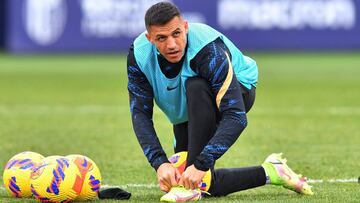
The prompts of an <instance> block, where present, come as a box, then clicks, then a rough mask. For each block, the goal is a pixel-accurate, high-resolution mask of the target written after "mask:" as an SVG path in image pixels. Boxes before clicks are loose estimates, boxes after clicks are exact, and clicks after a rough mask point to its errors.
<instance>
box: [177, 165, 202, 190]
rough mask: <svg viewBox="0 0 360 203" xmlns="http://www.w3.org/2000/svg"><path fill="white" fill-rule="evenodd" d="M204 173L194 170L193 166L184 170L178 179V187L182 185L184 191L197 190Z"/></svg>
mask: <svg viewBox="0 0 360 203" xmlns="http://www.w3.org/2000/svg"><path fill="white" fill-rule="evenodd" d="M205 173H206V171H201V170H198V169H196V168H195V166H194V164H193V165H191V166H189V167H187V168H186V170H185V171H184V173H183V174H182V176H181V178H180V181H179V185H183V186H184V187H185V188H186V189H192V190H193V189H196V188H199V187H200V184H201V180H202V179H203V178H204V176H205Z"/></svg>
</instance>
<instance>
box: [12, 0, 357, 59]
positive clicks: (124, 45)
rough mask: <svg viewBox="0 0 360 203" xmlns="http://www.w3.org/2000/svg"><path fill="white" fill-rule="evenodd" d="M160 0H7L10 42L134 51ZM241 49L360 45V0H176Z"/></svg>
mask: <svg viewBox="0 0 360 203" xmlns="http://www.w3.org/2000/svg"><path fill="white" fill-rule="evenodd" d="M156 2H158V0H101V1H99V0H8V3H9V4H10V5H9V6H10V10H9V13H8V15H9V16H8V23H7V25H8V27H7V32H8V38H7V46H8V49H9V50H11V51H12V52H16V53H26V52H59V51H61V52H62V51H121V52H125V51H127V49H128V47H129V45H130V44H131V42H132V40H133V39H134V38H135V37H136V36H137V35H138V34H139V33H141V32H143V31H144V29H145V26H144V14H145V11H146V9H147V8H149V7H150V6H151V5H152V4H154V3H156ZM172 2H174V3H175V4H176V5H178V7H179V8H180V10H181V11H182V12H183V15H184V17H185V18H186V19H187V20H189V21H190V22H203V23H207V24H209V25H211V26H213V27H214V28H216V29H217V30H219V31H221V32H223V33H224V34H226V35H227V36H228V37H229V38H230V39H232V40H233V41H234V42H235V43H236V44H237V45H238V46H239V47H240V48H241V49H256V50H264V49H358V48H360V17H359V15H358V11H359V10H360V1H359V0H218V1H215V0H211V1H200V0H198V1H182V0H173V1H172Z"/></svg>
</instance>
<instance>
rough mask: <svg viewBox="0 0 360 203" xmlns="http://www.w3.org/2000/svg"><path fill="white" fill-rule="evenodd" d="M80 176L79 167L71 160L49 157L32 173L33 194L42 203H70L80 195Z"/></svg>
mask: <svg viewBox="0 0 360 203" xmlns="http://www.w3.org/2000/svg"><path fill="white" fill-rule="evenodd" d="M79 176H80V172H79V170H78V168H77V166H76V165H75V164H74V163H73V162H72V161H70V160H69V159H67V158H65V157H61V156H51V157H47V158H45V159H43V161H42V163H41V164H40V165H39V166H37V167H36V168H35V169H34V170H33V171H32V173H31V176H30V184H31V185H30V186H31V192H32V193H33V195H34V197H35V198H36V199H38V200H39V201H41V202H68V201H71V200H74V199H75V198H76V197H77V196H78V194H79V192H78V191H77V190H76V188H77V185H79V184H80V180H79V179H78V177H79Z"/></svg>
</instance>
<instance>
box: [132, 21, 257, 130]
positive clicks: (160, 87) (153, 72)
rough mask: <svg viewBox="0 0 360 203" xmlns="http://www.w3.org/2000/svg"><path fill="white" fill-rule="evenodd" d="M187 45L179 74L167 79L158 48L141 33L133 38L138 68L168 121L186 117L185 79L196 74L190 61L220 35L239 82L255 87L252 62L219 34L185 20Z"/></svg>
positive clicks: (254, 73) (180, 121) (179, 121)
mask: <svg viewBox="0 0 360 203" xmlns="http://www.w3.org/2000/svg"><path fill="white" fill-rule="evenodd" d="M187 37H188V41H187V43H188V48H187V52H186V53H185V55H184V57H185V59H184V62H183V65H182V68H181V71H180V74H179V75H178V76H177V77H175V78H171V79H169V78H167V77H166V76H165V75H164V74H163V73H162V71H161V69H160V66H159V63H158V57H157V55H158V51H157V49H156V47H155V45H153V44H152V43H150V42H149V41H148V39H147V38H146V36H145V32H144V33H142V34H141V35H140V36H139V37H137V38H136V39H135V41H134V55H135V58H136V62H137V64H138V65H139V68H140V69H141V71H142V72H143V73H144V74H145V76H146V78H147V79H148V81H149V83H150V85H151V86H152V89H153V93H154V99H155V102H156V103H157V105H158V106H159V107H160V109H161V110H162V111H163V112H164V113H165V115H166V116H167V117H168V118H169V120H170V121H171V123H173V124H178V123H183V122H186V121H187V120H188V117H187V108H186V94H185V81H186V79H187V78H189V77H194V76H196V75H197V73H195V72H194V71H193V70H192V69H191V67H190V61H191V60H192V59H193V58H194V57H195V56H196V54H197V53H198V52H199V51H200V50H201V49H202V48H203V47H205V46H206V45H207V44H209V43H210V42H212V41H214V40H215V39H217V38H219V37H220V38H221V39H222V40H223V42H224V44H225V45H226V46H227V47H228V49H229V51H230V55H231V61H232V67H233V69H234V73H235V75H236V78H237V80H238V81H239V82H241V83H242V84H243V85H244V86H245V87H247V88H248V89H250V88H251V86H256V84H257V78H258V69H257V65H256V62H255V61H254V60H253V59H251V58H250V57H247V56H244V55H243V54H242V53H241V51H240V50H239V49H238V48H236V46H235V45H234V44H233V43H232V42H231V41H230V40H229V39H228V38H227V37H226V36H224V35H223V34H221V33H220V32H218V31H216V30H215V29H213V28H211V27H210V26H207V25H205V24H200V23H189V32H188V36H187Z"/></svg>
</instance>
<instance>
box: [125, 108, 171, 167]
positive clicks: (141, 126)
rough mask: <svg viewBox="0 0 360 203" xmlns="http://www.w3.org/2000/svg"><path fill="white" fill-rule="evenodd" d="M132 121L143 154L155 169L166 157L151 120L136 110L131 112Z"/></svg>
mask: <svg viewBox="0 0 360 203" xmlns="http://www.w3.org/2000/svg"><path fill="white" fill-rule="evenodd" d="M134 113H135V114H134ZM132 121H133V128H134V132H135V134H136V137H137V139H138V141H139V144H140V146H141V148H142V150H143V152H144V155H145V156H146V158H147V160H148V162H149V163H150V164H151V166H152V167H153V168H154V169H155V170H157V169H158V168H159V166H160V165H161V164H163V163H165V162H168V159H167V156H166V154H165V152H164V150H163V149H162V147H161V144H160V141H159V139H158V137H157V135H156V132H155V129H154V126H153V122H152V121H151V119H148V118H146V116H145V115H143V114H142V113H139V112H136V111H135V112H133V115H132Z"/></svg>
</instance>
